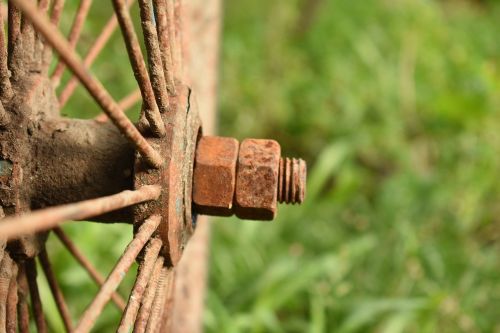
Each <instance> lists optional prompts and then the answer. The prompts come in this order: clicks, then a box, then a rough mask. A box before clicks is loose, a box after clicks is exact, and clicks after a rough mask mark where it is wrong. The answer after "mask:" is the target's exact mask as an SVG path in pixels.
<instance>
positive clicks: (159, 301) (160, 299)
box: [146, 267, 173, 332]
mask: <svg viewBox="0 0 500 333" xmlns="http://www.w3.org/2000/svg"><path fill="white" fill-rule="evenodd" d="M172 273H173V272H172V269H171V268H169V267H163V268H162V270H161V275H160V281H159V282H158V288H156V293H155V297H154V301H153V305H152V307H151V312H150V314H149V318H148V323H147V326H146V332H156V328H157V327H158V325H159V324H160V321H161V319H162V314H163V313H162V312H163V307H164V305H165V297H167V293H168V290H169V285H168V284H169V282H170V275H172Z"/></svg>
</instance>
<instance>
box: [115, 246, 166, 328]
mask: <svg viewBox="0 0 500 333" xmlns="http://www.w3.org/2000/svg"><path fill="white" fill-rule="evenodd" d="M161 244H162V243H161V240H159V239H157V238H156V239H153V240H151V241H150V242H149V245H148V247H147V248H146V251H145V254H144V259H143V261H142V262H141V264H140V266H139V272H138V274H137V277H136V280H135V283H134V287H133V288H132V291H131V293H130V297H129V300H128V303H127V307H126V309H125V311H124V312H123V315H122V319H121V321H120V326H119V327H118V329H117V330H116V332H117V333H127V332H130V331H131V330H132V325H133V324H134V321H135V318H136V316H137V311H138V310H139V306H140V304H141V301H142V297H143V296H144V291H145V289H146V285H147V283H148V281H149V279H150V277H151V273H152V271H153V268H154V265H155V262H156V259H157V258H158V254H159V253H160V249H161Z"/></svg>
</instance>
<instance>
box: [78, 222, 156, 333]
mask: <svg viewBox="0 0 500 333" xmlns="http://www.w3.org/2000/svg"><path fill="white" fill-rule="evenodd" d="M160 220H161V217H160V216H158V215H155V216H152V217H150V218H149V219H147V220H146V221H144V223H143V224H142V225H141V227H140V228H139V230H138V232H137V233H136V234H135V236H134V239H133V240H132V241H131V242H130V243H129V245H127V248H126V249H125V251H124V252H123V254H122V256H121V257H120V259H119V260H118V262H117V263H116V265H115V267H114V268H113V270H112V271H111V273H110V274H109V276H108V278H107V279H106V282H105V283H104V284H103V285H102V287H101V289H100V290H99V292H98V293H97V295H96V297H95V298H94V300H93V301H92V303H90V305H89V306H88V307H87V309H86V310H85V312H84V314H83V316H82V317H81V318H80V322H79V323H78V325H77V326H76V328H75V330H74V332H75V333H83V332H89V331H90V330H91V329H92V327H93V326H94V324H95V321H96V320H97V318H98V317H99V314H101V312H102V309H103V308H104V306H105V305H106V303H107V302H108V301H109V300H110V298H111V295H112V294H113V292H114V291H115V290H116V288H117V287H118V285H119V284H120V282H121V281H122V280H123V278H124V277H125V274H126V273H127V272H128V270H129V269H130V266H131V265H132V264H133V263H134V261H135V259H136V257H137V255H138V254H139V252H140V251H141V250H142V248H143V247H144V245H145V244H146V243H147V242H148V240H149V239H150V237H151V235H152V234H153V233H154V232H155V230H156V228H157V227H158V225H159V224H160Z"/></svg>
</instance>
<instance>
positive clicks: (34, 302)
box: [25, 258, 47, 333]
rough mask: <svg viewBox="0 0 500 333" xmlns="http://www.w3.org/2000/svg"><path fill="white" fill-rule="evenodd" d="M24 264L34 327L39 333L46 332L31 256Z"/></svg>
mask: <svg viewBox="0 0 500 333" xmlns="http://www.w3.org/2000/svg"><path fill="white" fill-rule="evenodd" d="M25 266H26V277H27V279H28V286H29V290H30V296H31V308H32V310H33V316H34V317H35V324H36V328H37V331H38V332H39V333H46V332H47V323H46V322H45V316H44V315H43V308H42V301H41V299H40V292H39V291H38V284H37V283H36V275H37V273H36V263H35V260H34V259H32V258H30V259H28V260H26V263H25Z"/></svg>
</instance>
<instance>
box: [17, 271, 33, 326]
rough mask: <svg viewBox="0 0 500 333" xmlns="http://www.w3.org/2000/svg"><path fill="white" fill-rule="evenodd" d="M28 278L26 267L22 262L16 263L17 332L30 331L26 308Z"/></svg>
mask: <svg viewBox="0 0 500 333" xmlns="http://www.w3.org/2000/svg"><path fill="white" fill-rule="evenodd" d="M28 294H29V288H28V280H27V278H26V268H25V267H24V263H19V264H18V274H17V295H18V301H17V314H18V316H19V317H18V324H19V333H29V331H30V313H29V310H28Z"/></svg>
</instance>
